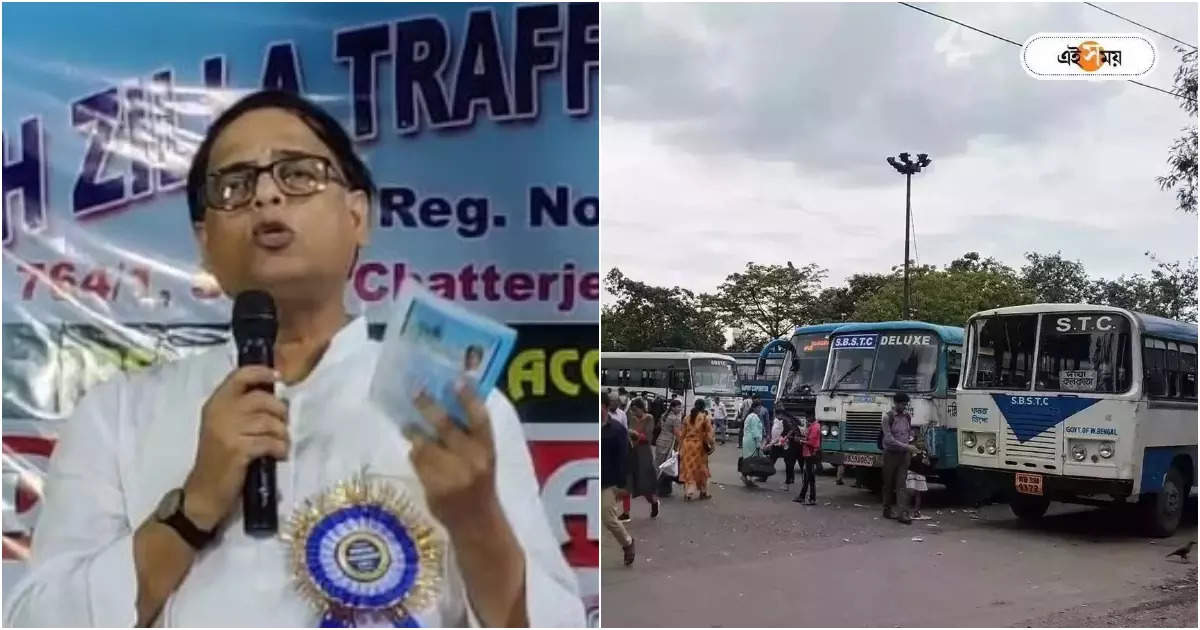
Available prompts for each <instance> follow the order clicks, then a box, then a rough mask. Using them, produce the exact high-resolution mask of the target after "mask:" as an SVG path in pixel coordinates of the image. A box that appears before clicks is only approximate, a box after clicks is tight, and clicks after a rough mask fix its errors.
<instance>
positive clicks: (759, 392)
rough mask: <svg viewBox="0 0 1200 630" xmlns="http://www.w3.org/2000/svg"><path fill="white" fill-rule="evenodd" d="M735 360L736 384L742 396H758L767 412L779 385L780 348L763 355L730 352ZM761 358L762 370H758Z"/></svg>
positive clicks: (773, 405) (782, 358)
mask: <svg viewBox="0 0 1200 630" xmlns="http://www.w3.org/2000/svg"><path fill="white" fill-rule="evenodd" d="M729 356H731V357H733V358H734V360H735V361H737V372H738V385H739V389H741V392H742V397H743V398H753V397H755V396H758V398H759V400H761V401H762V403H763V405H764V406H765V407H766V408H767V411H768V412H771V411H773V409H774V407H775V390H776V389H778V387H779V374H780V372H781V369H782V367H783V360H784V353H783V350H782V349H778V350H775V351H772V352H768V353H767V354H765V355H763V354H761V353H759V352H730V353H729ZM760 359H761V364H762V365H761V367H762V371H761V372H759V367H760V365H759V363H760Z"/></svg>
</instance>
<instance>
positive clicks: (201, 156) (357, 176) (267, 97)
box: [187, 90, 375, 223]
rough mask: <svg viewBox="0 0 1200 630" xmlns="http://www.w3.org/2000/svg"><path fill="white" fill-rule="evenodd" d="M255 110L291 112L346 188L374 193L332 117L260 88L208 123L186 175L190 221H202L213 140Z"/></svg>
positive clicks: (364, 168) (305, 103)
mask: <svg viewBox="0 0 1200 630" xmlns="http://www.w3.org/2000/svg"><path fill="white" fill-rule="evenodd" d="M257 109H282V110H285V111H288V112H291V113H292V114H295V115H296V117H297V118H299V119H300V120H301V121H303V122H304V124H305V125H308V128H309V129H311V130H312V132H313V133H314V134H316V136H317V138H319V139H320V140H321V142H323V143H324V144H325V146H326V147H328V148H329V152H330V153H333V157H334V159H335V160H336V161H337V168H338V170H339V171H341V173H342V175H343V176H345V178H346V186H347V187H348V188H349V189H350V190H362V191H365V192H366V193H367V199H368V202H369V201H370V199H371V198H372V197H373V196H374V194H375V182H374V181H372V179H371V172H370V171H368V170H367V166H366V164H364V163H363V161H362V159H361V158H359V157H358V154H357V153H355V152H354V145H353V143H352V142H351V141H350V136H349V135H347V134H346V130H345V129H343V128H342V125H341V124H339V123H338V121H336V120H334V118H333V116H330V115H329V113H328V112H326V111H325V110H324V109H321V108H320V107H318V106H317V105H315V104H313V103H312V102H311V101H309V100H307V99H305V98H304V97H302V96H299V95H296V94H293V93H291V92H285V91H283V90H263V91H261V92H255V93H253V94H250V95H249V96H246V97H244V98H242V99H241V100H240V101H238V102H236V103H234V104H233V106H232V107H230V108H229V109H227V110H225V111H224V112H221V115H220V116H218V117H217V119H216V120H215V121H213V124H212V125H211V126H209V128H208V131H207V132H206V133H205V135H204V141H203V142H201V143H200V147H199V148H198V149H196V154H195V156H193V157H192V166H191V168H189V169H188V176H187V202H188V212H189V213H190V214H191V217H192V222H193V223H198V222H200V221H203V220H204V211H205V209H206V207H207V206H206V205H205V201H204V179H205V177H207V176H208V160H209V157H211V155H212V147H213V143H214V142H215V141H216V139H217V137H218V136H220V135H221V132H222V131H224V130H225V128H226V127H228V126H229V125H230V123H232V122H233V121H235V120H237V119H238V118H240V117H241V116H242V114H245V113H247V112H252V111H254V110H257Z"/></svg>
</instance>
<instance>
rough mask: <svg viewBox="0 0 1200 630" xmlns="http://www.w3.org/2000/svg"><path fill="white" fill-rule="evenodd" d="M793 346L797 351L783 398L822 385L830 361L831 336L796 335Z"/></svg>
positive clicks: (788, 374)
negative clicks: (826, 366)
mask: <svg viewBox="0 0 1200 630" xmlns="http://www.w3.org/2000/svg"><path fill="white" fill-rule="evenodd" d="M792 347H793V348H795V353H794V354H793V355H792V363H791V365H790V366H789V370H788V373H787V381H786V382H785V383H784V386H783V394H782V397H783V398H788V397H790V396H800V395H803V394H804V393H806V392H815V391H816V390H817V389H818V388H819V387H820V386H821V379H822V378H824V377H825V365H826V364H827V363H828V362H829V337H828V336H826V335H825V334H824V333H816V334H810V335H794V336H793V337H792ZM806 388H807V389H806Z"/></svg>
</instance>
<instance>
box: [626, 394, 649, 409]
mask: <svg viewBox="0 0 1200 630" xmlns="http://www.w3.org/2000/svg"><path fill="white" fill-rule="evenodd" d="M629 408H630V409H637V410H639V411H645V410H646V401H645V400H644V399H642V398H640V397H639V398H634V399H633V400H631V401H629Z"/></svg>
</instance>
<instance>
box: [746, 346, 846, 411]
mask: <svg viewBox="0 0 1200 630" xmlns="http://www.w3.org/2000/svg"><path fill="white" fill-rule="evenodd" d="M845 325H847V324H846V323H827V324H812V325H809V326H797V327H796V328H795V329H794V330H793V331H792V333H791V334H790V335H784V336H782V337H780V338H779V339H776V340H774V341H772V342H771V343H769V344H767V345H766V346H764V347H763V349H762V350H761V351H760V352H759V355H758V366H757V367H756V372H761V373H762V376H763V377H766V376H767V375H768V373H769V372H770V371H771V360H772V357H775V356H778V354H777V353H779V352H783V353H784V354H783V360H782V361H781V362H780V366H779V368H778V369H776V371H775V379H776V380H777V381H778V382H777V384H776V385H775V387H773V388H772V391H773V396H772V398H773V399H774V406H773V409H774V410H775V411H776V412H777V413H780V414H783V415H785V416H790V417H792V418H793V419H794V420H796V421H797V422H798V423H799V424H800V426H807V425H808V422H809V421H810V420H812V419H814V418H815V417H816V414H815V408H816V405H817V391H819V390H820V389H821V381H823V380H824V379H825V366H826V364H827V363H828V361H829V335H830V333H832V332H833V331H834V330H837V329H838V328H840V327H842V326H845Z"/></svg>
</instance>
